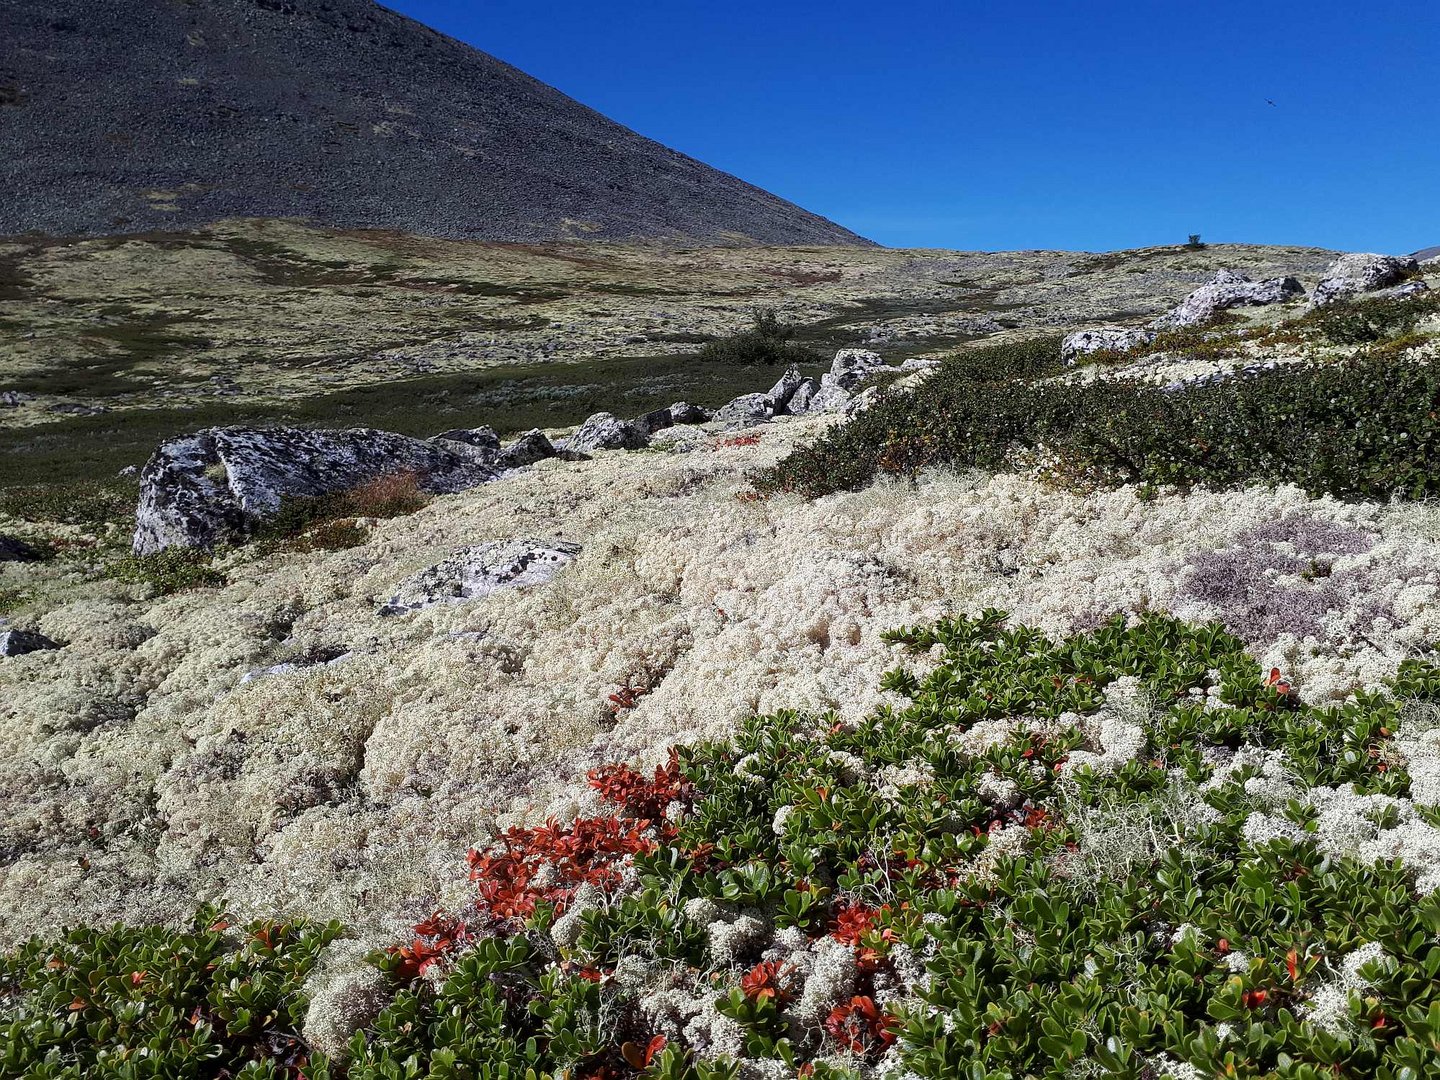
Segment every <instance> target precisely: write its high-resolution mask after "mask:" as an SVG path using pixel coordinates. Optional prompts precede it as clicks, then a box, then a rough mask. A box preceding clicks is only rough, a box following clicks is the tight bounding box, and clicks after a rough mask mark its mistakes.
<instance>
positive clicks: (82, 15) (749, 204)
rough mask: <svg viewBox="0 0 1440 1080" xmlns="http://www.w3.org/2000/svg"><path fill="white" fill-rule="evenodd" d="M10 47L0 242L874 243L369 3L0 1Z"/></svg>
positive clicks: (0, 75) (4, 60)
mask: <svg viewBox="0 0 1440 1080" xmlns="http://www.w3.org/2000/svg"><path fill="white" fill-rule="evenodd" d="M0 28H3V29H0V190H3V191H4V193H5V194H4V196H3V197H0V234H16V233H21V232H27V231H39V232H43V233H49V234H61V235H72V234H97V233H110V232H129V233H133V232H141V231H150V230H178V229H185V228H190V227H194V226H197V225H202V224H206V223H209V222H213V221H216V220H219V219H221V218H226V217H237V216H238V217H298V218H304V219H308V220H310V221H313V222H318V223H320V224H325V225H333V226H342V227H358V228H385V229H398V230H403V231H407V232H417V233H423V234H428V235H435V236H451V237H474V238H480V239H494V240H512V241H539V240H548V239H553V238H557V237H567V236H570V237H594V238H603V239H640V238H663V237H673V238H677V239H685V240H690V241H703V242H730V241H733V242H744V241H752V242H763V243H778V244H857V243H868V241H865V240H863V239H862V238H861V237H858V236H856V235H855V234H854V233H852V232H850V231H849V230H848V229H844V228H842V227H841V226H839V225H836V224H835V223H833V222H831V221H827V220H826V219H824V218H821V217H818V216H816V215H814V214H811V213H809V212H807V211H805V210H803V209H801V208H800V207H798V206H795V205H794V204H793V203H789V202H786V201H785V200H783V199H780V198H777V197H776V196H774V195H771V194H769V193H768V192H765V191H762V190H760V189H759V188H757V187H754V186H752V185H750V184H747V183H745V182H743V181H741V180H738V179H736V178H735V177H733V176H730V175H728V174H726V173H722V172H719V171H717V170H715V169H712V168H710V167H709V166H707V165H704V164H702V163H700V162H698V161H695V160H694V159H692V158H689V157H686V156H685V155H683V154H679V153H677V152H675V151H674V150H670V149H668V148H666V147H664V146H662V145H660V144H659V143H656V142H653V141H652V140H650V139H646V138H643V137H641V136H640V135H637V134H636V133H635V132H633V131H630V130H629V129H627V128H624V127H621V126H620V125H619V124H616V123H614V122H612V121H610V120H607V119H606V118H605V117H603V116H601V115H600V114H599V113H597V112H595V111H594V110H592V109H589V108H586V107H585V106H583V105H581V104H579V103H578V102H576V101H574V100H572V99H571V98H568V97H566V96H565V95H564V94H562V93H560V92H559V91H558V90H555V89H554V88H553V87H550V86H547V85H545V84H544V83H541V82H538V81H537V80H535V79H532V78H531V77H530V76H528V75H526V74H524V73H523V72H521V71H518V70H516V69H515V68H513V67H510V66H509V65H508V64H505V63H502V62H501V61H499V60H497V59H495V58H494V57H492V56H488V55H486V54H485V53H482V52H479V51H478V50H476V49H473V48H471V47H470V46H468V45H465V44H463V43H461V42H459V41H456V40H454V39H452V38H448V37H445V36H444V35H442V34H440V33H437V32H436V31H434V30H431V29H429V28H427V27H425V26H423V25H421V24H420V23H417V22H414V21H412V20H410V19H407V18H405V17H403V16H401V15H398V14H396V13H394V12H392V11H389V10H387V9H386V8H382V7H380V6H379V5H377V4H374V3H371V2H369V0H0ZM699 122H702V118H698V117H697V123H699Z"/></svg>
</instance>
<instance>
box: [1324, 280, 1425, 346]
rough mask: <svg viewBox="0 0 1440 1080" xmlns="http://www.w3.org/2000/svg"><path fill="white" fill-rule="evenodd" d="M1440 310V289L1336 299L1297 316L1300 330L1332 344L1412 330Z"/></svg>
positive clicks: (1378, 338) (1363, 342)
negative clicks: (1397, 294) (1415, 292)
mask: <svg viewBox="0 0 1440 1080" xmlns="http://www.w3.org/2000/svg"><path fill="white" fill-rule="evenodd" d="M1437 312H1440V292H1430V293H1423V294H1421V295H1419V296H1402V297H1378V298H1377V297H1372V298H1369V299H1365V298H1364V297H1357V298H1352V299H1349V300H1337V301H1335V302H1334V303H1330V304H1325V305H1324V306H1323V307H1318V308H1315V309H1313V310H1311V311H1308V312H1306V313H1305V315H1303V316H1302V317H1301V318H1299V319H1298V320H1296V322H1295V326H1296V327H1297V328H1299V329H1301V330H1306V331H1311V332H1313V333H1315V334H1317V335H1318V336H1319V337H1320V338H1321V340H1323V341H1325V342H1328V343H1329V344H1331V345H1367V344H1369V343H1371V342H1374V341H1384V340H1386V339H1387V338H1396V337H1400V336H1402V335H1404V334H1408V333H1410V332H1412V331H1413V330H1414V329H1415V327H1416V325H1417V324H1418V323H1419V322H1420V320H1421V319H1423V318H1425V317H1426V316H1429V315H1434V314H1436V313H1437Z"/></svg>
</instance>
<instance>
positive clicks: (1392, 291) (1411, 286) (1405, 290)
mask: <svg viewBox="0 0 1440 1080" xmlns="http://www.w3.org/2000/svg"><path fill="white" fill-rule="evenodd" d="M1429 291H1430V286H1429V285H1426V284H1425V282H1423V281H1421V280H1420V279H1419V278H1416V279H1415V280H1413V281H1406V282H1402V283H1401V284H1399V285H1391V286H1390V287H1389V288H1388V289H1376V290H1375V291H1374V292H1373V293H1370V294H1368V295H1367V296H1366V297H1365V299H1367V300H1404V299H1405V298H1406V297H1407V296H1419V295H1420V294H1421V293H1425V292H1429Z"/></svg>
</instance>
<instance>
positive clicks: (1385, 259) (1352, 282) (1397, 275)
mask: <svg viewBox="0 0 1440 1080" xmlns="http://www.w3.org/2000/svg"><path fill="white" fill-rule="evenodd" d="M1419 270H1420V264H1419V263H1418V262H1417V261H1416V260H1415V259H1413V258H1409V257H1404V256H1395V255H1375V254H1373V253H1367V252H1356V253H1353V254H1350V255H1341V256H1340V258H1338V259H1336V260H1335V262H1334V263H1332V264H1331V266H1330V269H1328V270H1326V271H1325V276H1324V277H1323V278H1321V279H1320V284H1318V285H1316V286H1315V293H1314V295H1313V296H1312V297H1311V303H1312V304H1314V305H1315V306H1316V307H1320V306H1323V305H1325V304H1329V303H1332V302H1333V301H1335V300H1342V299H1344V298H1346V297H1349V296H1355V295H1357V294H1359V293H1373V292H1378V291H1379V290H1381V289H1387V288H1389V287H1391V286H1399V285H1402V284H1404V283H1408V279H1410V278H1411V277H1413V276H1414V275H1415V274H1416V273H1418V272H1419ZM1415 284H1417V285H1418V286H1419V288H1418V289H1412V291H1414V292H1419V291H1422V290H1424V289H1425V283H1424V282H1416V283H1415Z"/></svg>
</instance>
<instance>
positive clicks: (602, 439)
mask: <svg viewBox="0 0 1440 1080" xmlns="http://www.w3.org/2000/svg"><path fill="white" fill-rule="evenodd" d="M649 445H650V435H649V433H648V432H647V431H645V429H644V428H642V427H640V426H639V425H637V424H633V423H631V422H630V421H629V420H621V419H619V418H618V417H616V416H615V415H614V414H613V413H608V412H600V413H595V414H594V415H593V416H591V417H590V418H589V419H587V420H586V421H585V423H583V424H581V425H580V430H579V431H577V432H575V434H574V435H571V436H570V438H568V439H566V440H565V447H566V448H567V449H569V450H578V451H580V452H581V453H582V454H588V453H590V452H591V451H592V450H643V449H644V448H645V447H647V446H649Z"/></svg>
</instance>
